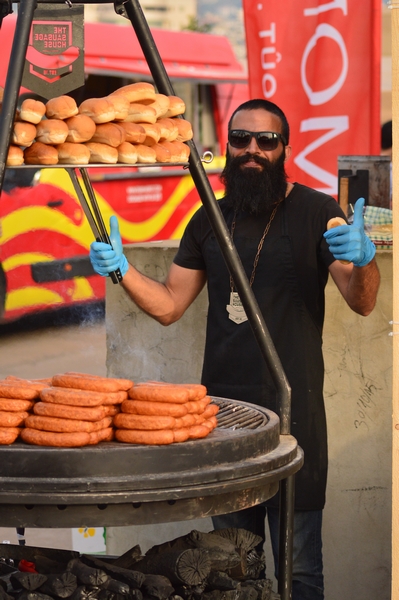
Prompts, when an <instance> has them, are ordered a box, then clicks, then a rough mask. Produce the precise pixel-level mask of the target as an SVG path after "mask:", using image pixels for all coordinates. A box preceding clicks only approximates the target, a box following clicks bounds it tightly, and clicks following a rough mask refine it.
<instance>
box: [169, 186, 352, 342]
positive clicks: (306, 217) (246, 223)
mask: <svg viewBox="0 0 399 600" xmlns="http://www.w3.org/2000/svg"><path fill="white" fill-rule="evenodd" d="M284 202H285V205H286V216H287V226H288V233H289V236H290V238H291V242H292V251H293V257H294V260H295V269H296V273H297V278H298V283H299V286H300V289H301V293H302V296H303V300H304V302H305V304H306V306H307V308H308V310H309V313H310V314H311V315H312V317H313V319H314V321H315V323H317V325H318V327H319V328H320V331H321V329H322V326H323V319H324V288H325V285H326V283H327V279H328V267H329V266H330V265H331V263H332V262H334V260H335V259H334V257H333V255H332V254H331V252H330V250H329V247H328V244H327V242H326V241H325V239H324V237H323V233H324V232H325V231H326V224H327V221H328V220H329V219H331V218H332V217H336V216H340V217H344V214H343V212H342V210H341V208H340V206H339V205H338V203H337V202H336V200H334V198H332V197H331V196H328V195H327V194H323V193H321V192H317V191H316V190H313V189H311V188H309V187H306V186H303V185H300V184H295V185H294V188H293V190H292V191H291V193H290V194H289V195H288V197H287V198H286V199H285V201H284ZM219 206H220V209H221V211H222V214H223V216H224V219H225V221H226V224H227V226H228V228H229V230H230V228H231V223H232V220H233V213H234V211H233V210H232V209H231V208H230V207H228V206H226V202H225V200H224V199H222V200H220V201H219ZM269 216H270V215H265V216H262V217H255V218H254V217H251V216H249V215H243V214H242V215H240V216H239V217H238V218H237V223H238V222H239V223H240V231H238V225H237V227H236V233H235V235H234V244H235V246H236V248H237V251H238V254H239V255H240V258H241V260H242V261H243V257H242V255H241V253H240V246H242V243H243V244H244V245H247V241H248V240H249V239H253V242H254V243H255V244H256V246H257V244H258V243H259V240H260V238H261V237H262V234H263V231H264V228H265V224H266V222H267V221H268V219H269ZM281 219H282V212H281V210H278V211H277V214H276V216H275V218H274V220H273V223H272V225H271V227H270V230H269V233H268V234H267V238H266V240H265V245H271V244H272V243H273V237H276V236H278V235H280V230H281ZM213 237H214V234H213V230H212V227H211V225H210V223H209V220H208V217H207V215H206V212H205V209H204V208H203V207H201V208H200V209H199V210H198V211H197V212H196V213H195V214H194V216H193V217H192V219H191V220H190V222H189V223H188V225H187V228H186V230H185V232H184V235H183V237H182V239H181V242H180V247H179V249H178V252H177V254H176V256H175V258H174V262H175V263H176V264H177V265H179V266H181V267H185V268H187V269H199V270H205V271H207V275H208V286H209V279H210V276H211V273H212V264H213V260H212V255H208V254H207V241H209V239H210V238H213ZM242 238H247V239H246V240H244V242H243V240H242ZM250 254H251V251H250ZM255 254H256V249H255V250H254V252H252V254H251V255H252V256H253V257H255ZM260 258H262V252H261V255H260ZM243 266H244V268H245V271H246V273H247V276H248V278H249V277H250V276H251V273H252V267H253V262H252V261H251V260H249V261H248V263H246V264H245V263H244V265H243ZM226 273H227V267H226ZM219 276H220V274H219V273H217V274H216V277H219ZM257 284H258V281H257V274H256V273H255V280H254V286H253V290H254V292H255V291H256V288H257V287H258V285H257ZM255 295H256V294H255Z"/></svg>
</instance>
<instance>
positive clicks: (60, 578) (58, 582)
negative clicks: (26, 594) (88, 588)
mask: <svg viewBox="0 0 399 600" xmlns="http://www.w3.org/2000/svg"><path fill="white" fill-rule="evenodd" d="M46 579H47V580H46V581H45V582H44V584H43V585H42V586H41V588H40V591H41V592H43V593H44V594H48V595H49V596H55V597H56V598H69V596H71V595H72V594H73V592H74V591H75V590H76V588H77V587H78V580H77V577H76V575H74V574H73V573H70V572H69V571H64V572H63V573H59V574H57V575H56V574H48V575H47V578H46Z"/></svg>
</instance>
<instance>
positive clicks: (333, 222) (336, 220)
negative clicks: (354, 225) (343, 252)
mask: <svg viewBox="0 0 399 600" xmlns="http://www.w3.org/2000/svg"><path fill="white" fill-rule="evenodd" d="M347 224H348V223H347V222H346V221H345V219H343V218H342V217H332V219H329V220H328V221H327V231H328V230H329V229H334V227H339V226H340V225H347ZM339 262H340V263H342V264H343V265H350V264H351V263H350V261H349V260H340V261H339Z"/></svg>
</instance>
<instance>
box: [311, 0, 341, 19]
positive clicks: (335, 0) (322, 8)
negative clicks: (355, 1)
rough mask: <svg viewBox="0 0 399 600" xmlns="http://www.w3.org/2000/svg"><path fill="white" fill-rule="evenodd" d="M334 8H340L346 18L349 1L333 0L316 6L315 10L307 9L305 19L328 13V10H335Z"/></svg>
mask: <svg viewBox="0 0 399 600" xmlns="http://www.w3.org/2000/svg"><path fill="white" fill-rule="evenodd" d="M334 8H340V9H341V10H342V12H343V13H344V15H345V16H346V15H347V14H348V4H347V0H332V2H328V3H327V4H321V5H319V6H315V7H314V8H305V10H304V11H303V14H304V15H305V17H311V16H313V15H319V14H320V13H322V12H327V11H328V10H333V9H334Z"/></svg>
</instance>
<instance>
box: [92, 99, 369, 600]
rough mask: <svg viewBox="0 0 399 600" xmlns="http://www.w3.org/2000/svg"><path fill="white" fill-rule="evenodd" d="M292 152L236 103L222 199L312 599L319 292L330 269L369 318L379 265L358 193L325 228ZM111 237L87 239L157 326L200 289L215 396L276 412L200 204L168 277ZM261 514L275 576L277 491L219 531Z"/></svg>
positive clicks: (298, 593)
mask: <svg viewBox="0 0 399 600" xmlns="http://www.w3.org/2000/svg"><path fill="white" fill-rule="evenodd" d="M290 155H291V146H290V145H289V126H288V122H287V119H286V116H285V115H284V113H283V111H282V110H281V109H280V108H279V107H278V106H277V105H275V104H273V103H272V102H269V101H266V100H263V99H255V100H250V101H248V102H245V103H244V104H242V105H240V106H239V107H238V108H237V109H236V110H235V111H234V113H233V115H232V116H231V119H230V122H229V136H228V147H227V155H226V166H225V169H224V171H223V173H222V181H223V183H224V184H225V188H226V194H225V197H224V198H223V199H222V200H220V203H219V204H220V209H221V211H222V214H223V216H224V218H225V221H226V224H227V226H228V228H229V230H230V232H231V236H232V238H233V241H234V244H235V247H236V249H237V252H238V254H239V256H240V259H241V262H242V264H243V267H244V269H245V271H246V273H247V276H248V279H249V283H250V285H251V287H252V290H253V292H254V295H255V298H256V300H257V304H258V305H259V308H260V310H261V312H262V314H263V317H264V319H265V322H266V325H267V328H268V330H269V333H270V336H271V338H272V340H273V343H274V345H275V348H276V351H277V354H278V356H279V358H280V361H281V364H282V366H283V369H284V372H285V374H286V376H287V379H288V382H289V384H290V387H291V412H292V424H291V432H292V435H293V436H294V437H295V438H296V439H297V441H298V443H299V445H300V446H301V447H302V449H303V450H304V455H305V460H304V466H303V467H302V468H301V469H300V470H299V472H298V473H297V474H296V476H295V512H294V536H293V546H294V548H293V575H292V597H293V600H310V599H311V600H316V599H318V600H320V599H322V598H323V597H324V585H323V561H322V538H321V527H322V510H323V507H324V503H325V491H326V480H327V429H326V418H325V409H324V399H323V378H324V364H323V355H322V329H323V321H324V289H325V286H326V283H327V279H328V275H329V274H330V275H331V277H332V278H333V280H334V282H335V284H336V285H337V287H338V289H339V291H340V292H341V294H342V296H343V297H344V299H345V300H346V302H347V303H348V305H349V306H350V308H351V309H352V310H354V311H355V312H357V313H358V314H360V315H364V316H366V315H368V314H369V313H370V312H371V311H372V310H373V308H374V306H375V302H376V297H377V291H378V286H379V271H378V267H377V265H376V262H375V259H374V255H375V246H374V244H372V242H371V241H370V240H369V238H368V237H367V236H366V235H365V233H364V224H363V204H364V200H361V201H358V202H357V203H356V206H355V215H354V222H353V225H351V226H349V225H342V226H340V227H337V228H335V229H333V230H330V231H328V232H326V224H327V221H328V220H329V219H331V218H333V217H336V216H340V217H343V218H344V217H345V215H344V214H343V213H342V210H341V209H340V207H339V205H338V204H337V202H336V201H335V200H334V198H332V197H330V196H327V195H326V194H322V193H320V192H317V191H315V190H312V189H311V188H309V187H305V186H303V185H301V184H299V183H289V182H288V181H287V176H286V173H285V169H284V163H285V161H286V160H287V159H288V158H289V157H290ZM110 237H111V242H112V246H113V248H111V246H110V245H108V244H104V243H101V242H94V243H93V244H92V245H91V250H90V256H91V261H92V264H93V267H94V269H95V270H96V272H97V273H99V274H100V275H103V276H106V275H108V274H109V273H110V272H112V271H115V270H117V269H118V268H119V269H120V270H121V272H122V275H123V280H122V286H123V287H124V289H125V290H126V292H127V293H128V294H129V296H130V297H131V298H132V300H133V301H134V302H135V303H136V304H137V305H138V306H139V307H140V308H141V309H142V310H144V311H145V312H146V313H147V314H149V315H150V316H152V317H153V318H154V319H156V320H157V321H159V322H160V323H161V324H162V325H169V324H171V323H174V322H175V321H177V320H178V319H179V318H180V317H181V316H182V315H183V313H184V312H185V310H186V309H187V308H188V306H190V304H191V303H192V302H193V300H194V299H195V298H196V297H197V296H198V294H199V293H200V291H201V290H202V288H203V287H204V286H205V285H207V289H208V297H209V310H208V320H207V331H206V345H205V354H204V363H203V371H202V383H203V384H204V385H206V387H207V390H208V393H209V394H210V395H212V396H219V397H224V398H231V399H237V400H241V401H246V402H250V403H253V404H258V405H261V406H264V407H266V408H268V409H270V410H272V411H274V412H276V413H278V409H279V407H278V398H277V392H276V389H275V386H274V384H273V380H272V378H271V375H270V373H269V371H268V368H267V365H266V364H265V361H264V358H263V356H262V354H261V351H260V349H259V347H258V345H257V342H256V340H255V337H254V335H253V332H252V330H251V327H250V325H249V323H248V320H247V317H246V314H245V311H244V308H243V306H242V303H241V300H240V298H239V295H238V293H237V291H236V289H235V287H234V281H233V280H232V278H231V276H230V274H229V272H228V270H227V267H226V264H225V261H224V258H223V256H222V252H221V250H220V248H219V246H218V242H217V240H216V238H215V235H214V233H213V230H212V227H211V225H210V223H209V221H208V217H207V215H206V213H205V210H204V208H200V209H199V210H198V211H197V213H196V214H195V215H194V216H193V217H192V219H191V221H190V222H189V224H188V226H187V228H186V230H185V232H184V235H183V237H182V240H181V243H180V246H179V249H178V251H177V254H176V257H175V258H174V262H173V264H172V266H171V268H170V270H169V273H168V276H167V278H166V281H165V282H164V283H159V282H155V281H153V280H151V279H149V278H147V277H145V276H144V275H142V274H141V273H139V272H138V271H137V270H136V269H135V268H134V267H133V266H132V265H129V264H128V262H127V260H126V257H125V256H124V254H123V248H122V242H121V239H120V235H119V230H118V223H117V221H116V219H115V217H111V234H110ZM341 261H346V262H341ZM348 261H349V262H348ZM266 517H267V520H268V524H269V530H270V536H271V542H272V547H273V553H274V558H275V571H276V573H278V566H277V559H278V502H277V499H276V497H274V498H272V499H270V500H269V501H267V502H266V503H264V504H262V505H257V506H254V507H251V508H248V509H245V510H243V511H239V512H237V513H233V514H228V515H224V516H219V517H214V518H213V522H214V527H215V528H217V529H219V528H224V527H242V528H244V529H248V530H249V531H252V532H253V533H255V534H257V535H260V536H261V537H262V539H263V540H264V539H265V518H266Z"/></svg>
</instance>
